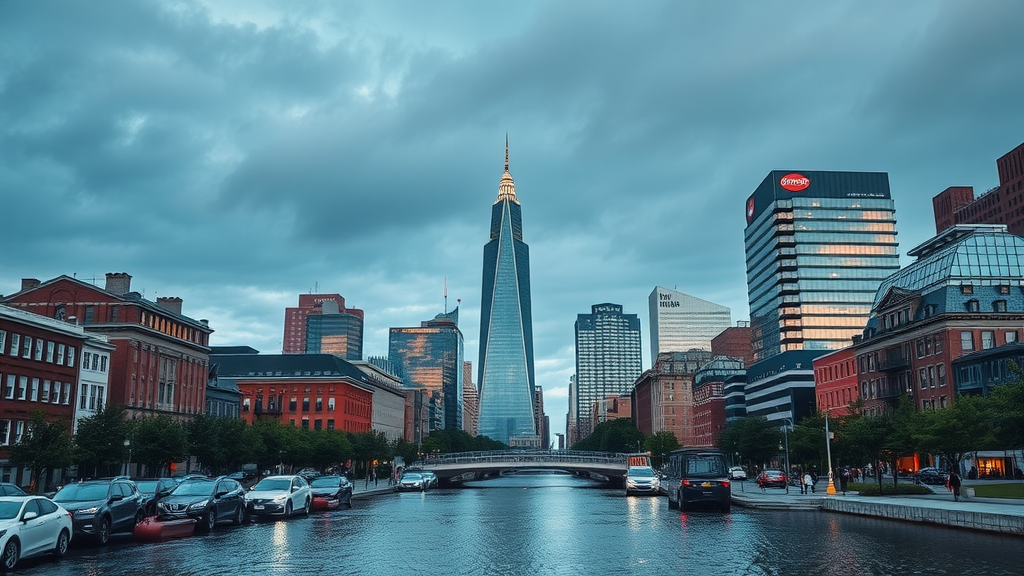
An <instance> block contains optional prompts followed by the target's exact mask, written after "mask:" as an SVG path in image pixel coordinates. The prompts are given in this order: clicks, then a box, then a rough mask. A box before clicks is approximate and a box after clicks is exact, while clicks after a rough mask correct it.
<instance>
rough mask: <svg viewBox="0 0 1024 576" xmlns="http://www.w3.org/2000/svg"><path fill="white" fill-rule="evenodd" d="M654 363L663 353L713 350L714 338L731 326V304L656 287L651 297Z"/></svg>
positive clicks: (649, 306)
mask: <svg viewBox="0 0 1024 576" xmlns="http://www.w3.org/2000/svg"><path fill="white" fill-rule="evenodd" d="M648 308H649V312H650V317H651V363H652V364H653V363H654V361H655V360H656V359H657V358H658V354H661V353H662V352H688V351H690V350H711V339H712V338H714V337H715V336H718V335H719V334H721V333H722V332H723V331H724V330H725V329H726V328H729V327H730V326H732V311H731V310H729V308H728V307H726V306H722V305H720V304H715V303H714V302H708V301H707V300H701V299H700V298H697V297H695V296H690V295H689V294H683V293H682V292H679V291H676V290H669V289H668V288H662V287H661V286H658V287H656V288H655V289H654V290H653V291H652V292H651V295H650V297H649V298H648Z"/></svg>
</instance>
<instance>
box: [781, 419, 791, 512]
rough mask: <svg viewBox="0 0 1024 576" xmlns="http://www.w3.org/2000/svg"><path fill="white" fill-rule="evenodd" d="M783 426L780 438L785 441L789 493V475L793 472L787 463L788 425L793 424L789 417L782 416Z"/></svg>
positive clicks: (787, 492)
mask: <svg viewBox="0 0 1024 576" xmlns="http://www.w3.org/2000/svg"><path fill="white" fill-rule="evenodd" d="M782 421H783V423H785V426H783V427H782V438H783V441H784V442H785V443H786V494H789V475H790V474H792V473H793V468H791V467H790V465H789V427H790V426H792V425H793V421H792V420H790V419H789V418H783V419H782Z"/></svg>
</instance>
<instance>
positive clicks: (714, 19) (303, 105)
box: [0, 0, 1024, 429]
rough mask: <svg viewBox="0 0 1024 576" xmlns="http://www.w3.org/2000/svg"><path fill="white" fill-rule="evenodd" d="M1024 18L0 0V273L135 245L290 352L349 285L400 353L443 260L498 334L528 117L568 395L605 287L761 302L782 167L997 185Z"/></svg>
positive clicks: (920, 5)
mask: <svg viewBox="0 0 1024 576" xmlns="http://www.w3.org/2000/svg"><path fill="white" fill-rule="evenodd" d="M1021 21H1024V5H1021V4H1020V3H1017V2H1010V1H998V0H995V1H983V2H971V3H969V4H968V3H962V2H932V1H921V2H904V3H891V2H874V1H868V2H832V3H821V2H785V3H753V2H715V3H709V2H677V1H672V2H647V3H641V4H639V5H634V4H631V3H625V2H618V3H615V2H588V3H586V4H581V3H570V2H537V3H529V2H527V3H516V4H514V5H511V4H510V5H507V6H505V5H503V6H492V5H490V4H484V3H475V2H466V3H432V4H421V3H414V2H410V3H404V2H397V3H393V2H373V3H362V2H355V3H346V2H323V3H301V4H298V5H292V4H291V3H277V2H267V3H254V2H227V1H225V2H210V3H208V4H204V3H200V2H181V3H176V4H173V5H171V4H165V3H158V2H100V3H88V4H85V3H78V2H50V3H39V2H4V3H2V4H0V149H2V154H0V210H2V211H0V215H2V216H0V217H2V220H3V226H4V228H3V229H4V233H5V238H6V239H7V242H8V243H9V244H8V246H7V247H6V248H5V249H3V250H0V271H2V272H3V274H2V275H0V293H11V292H14V291H15V290H17V288H18V279H19V278H20V277H39V278H44V279H45V278H51V277H54V276H57V275H59V274H72V273H77V274H79V276H80V277H82V278H93V277H98V278H102V276H103V273H104V272H112V271H127V272H129V273H131V274H133V275H134V276H135V278H134V280H133V286H135V287H137V288H139V289H140V290H145V291H146V295H147V297H154V295H155V294H157V293H159V294H160V295H177V296H181V297H183V298H184V299H185V305H184V311H185V313H186V314H188V315H190V316H193V317H196V318H209V319H210V322H211V326H212V327H213V328H214V329H215V330H217V332H215V334H214V342H215V343H216V344H250V345H253V346H255V347H256V348H259V349H261V350H264V351H266V352H274V351H276V350H279V349H280V345H281V343H280V338H281V330H282V327H281V325H282V322H283V310H282V308H284V307H285V306H292V305H295V301H296V293H299V292H306V291H310V290H319V291H321V292H338V293H341V294H342V295H343V296H345V298H346V300H347V302H348V303H349V305H350V306H355V307H359V308H362V309H364V310H365V311H366V317H367V321H366V339H367V343H366V346H365V350H366V351H367V353H368V354H384V353H385V351H386V348H387V328H388V327H390V326H410V325H418V323H419V322H420V321H421V320H426V319H428V318H432V317H433V316H434V315H435V314H436V313H438V312H440V311H441V309H442V308H443V306H444V300H443V296H442V290H443V286H444V278H445V277H446V276H447V277H448V286H449V295H450V299H449V302H448V305H449V308H452V307H454V306H455V305H456V304H459V303H458V302H457V299H461V300H462V302H461V304H459V305H460V307H461V311H462V314H461V320H462V322H461V323H462V329H463V332H464V333H465V335H466V338H467V354H466V356H467V359H470V360H473V361H474V362H475V361H476V360H477V350H476V339H477V335H478V323H479V298H480V296H479V294H480V274H481V271H480V265H481V261H482V260H481V255H482V246H483V244H484V243H485V242H486V241H487V233H488V230H487V226H488V224H489V217H490V207H491V203H492V202H493V201H494V199H495V197H496V194H497V187H498V180H499V178H500V176H501V170H502V161H503V152H504V151H503V144H504V136H505V133H506V132H507V133H508V134H509V138H510V144H511V148H510V156H511V158H510V160H511V171H512V174H513V176H514V178H515V181H516V187H517V191H518V194H519V198H520V200H521V201H522V204H523V216H524V234H525V239H526V241H527V243H529V244H530V249H531V264H532V282H533V307H534V314H535V318H534V320H535V340H536V346H535V347H536V350H537V351H538V353H537V357H538V369H537V372H538V382H539V383H540V384H542V385H543V386H544V387H545V389H546V390H549V391H552V390H554V391H555V392H552V394H554V396H553V397H557V398H562V396H560V395H564V387H565V386H566V383H567V381H568V377H569V375H570V374H571V373H572V369H573V368H572V363H573V350H572V331H573V327H572V326H573V321H574V320H575V315H576V314H577V313H586V312H589V309H590V306H591V305H592V304H596V303H601V302H615V303H619V304H623V305H624V306H625V309H626V312H628V313H635V314H638V315H639V316H640V318H641V321H642V324H643V325H644V326H645V330H646V326H647V323H648V322H647V308H646V307H647V296H648V294H649V293H650V292H651V290H652V289H653V288H654V286H656V285H662V286H666V287H670V288H677V289H679V290H682V291H684V292H687V293H690V294H693V295H695V296H698V297H701V298H705V299H709V300H712V301H715V302H718V303H721V304H724V305H727V306H730V307H731V308H732V311H733V317H734V319H743V318H745V317H746V314H747V311H746V286H745V273H744V263H743V233H742V230H743V227H744V225H745V222H744V220H743V201H744V199H745V198H746V196H747V195H748V194H749V193H750V191H752V190H753V188H754V187H755V186H757V184H758V183H760V181H761V179H763V178H764V175H765V174H766V173H767V172H768V171H769V170H772V169H776V168H779V169H786V168H793V169H809V170H815V169H821V170H874V171H888V172H889V174H890V179H891V182H892V186H893V194H894V198H895V199H896V207H897V210H898V216H899V218H900V222H899V224H898V229H899V231H900V241H901V245H902V251H903V252H905V251H906V250H907V249H908V248H909V247H911V246H913V245H915V244H917V243H919V242H921V241H923V240H925V239H926V238H927V237H928V236H929V235H930V234H931V232H932V223H931V216H930V205H931V204H930V198H931V196H933V195H935V194H937V193H938V192H940V191H941V190H942V189H943V188H945V187H946V186H949V185H954V184H966V185H974V186H976V187H978V188H980V189H982V190H983V189H985V188H986V187H988V186H991V185H994V184H995V170H994V160H995V158H996V157H998V156H1000V155H1002V154H1004V153H1005V152H1007V151H1008V150H1010V149H1011V148H1013V147H1014V146H1016V145H1017V144H1019V143H1020V142H1021V140H1022V139H1024V137H1022V135H1021V134H1022V132H1021V126H1024V109H1022V108H1021V107H1020V105H1019V100H1020V94H1021V93H1022V91H1024V76H1022V75H1021V74H1020V73H1019V72H1018V70H1019V68H1020V62H1021V61H1022V56H1024V54H1022V48H1021V47H1020V44H1019V41H1018V36H1019V34H1017V28H1018V27H1019V22H1021ZM648 337H649V335H648V334H646V333H645V334H644V336H643V340H644V342H645V345H644V354H645V357H646V355H647V345H646V341H647V339H648ZM556 389H559V390H556ZM563 402H564V400H561V399H560V400H559V401H558V402H557V403H553V402H552V401H550V400H549V402H548V412H549V413H550V414H551V415H553V416H554V417H555V418H556V420H558V419H560V418H561V417H562V414H563V413H564V411H565V406H564V403H563ZM555 428H556V429H558V428H559V424H558V423H557V422H556V424H555Z"/></svg>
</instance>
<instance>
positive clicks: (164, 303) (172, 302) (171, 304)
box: [156, 296, 181, 316]
mask: <svg viewBox="0 0 1024 576" xmlns="http://www.w3.org/2000/svg"><path fill="white" fill-rule="evenodd" d="M156 305H157V306H159V307H161V308H163V309H164V310H168V311H170V312H174V313H175V314H177V315H178V316H181V298H178V297H177V296H170V297H167V298H164V297H162V296H161V297H159V298H157V299H156Z"/></svg>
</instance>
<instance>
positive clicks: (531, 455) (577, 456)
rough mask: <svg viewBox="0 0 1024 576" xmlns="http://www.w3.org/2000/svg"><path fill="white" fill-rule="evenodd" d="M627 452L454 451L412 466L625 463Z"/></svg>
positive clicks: (428, 458)
mask: <svg viewBox="0 0 1024 576" xmlns="http://www.w3.org/2000/svg"><path fill="white" fill-rule="evenodd" d="M629 456H630V455H629V454H621V453H609V452H587V451H583V450H489V451H485V452H456V453H451V454H438V455H436V456H429V457H427V458H425V459H423V460H420V461H419V462H417V463H416V464H414V466H416V465H420V466H439V465H445V464H483V463H487V462H517V461H518V462H537V463H559V462H564V463H576V464H582V463H590V464H625V463H626V462H627V461H628V458H629Z"/></svg>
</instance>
